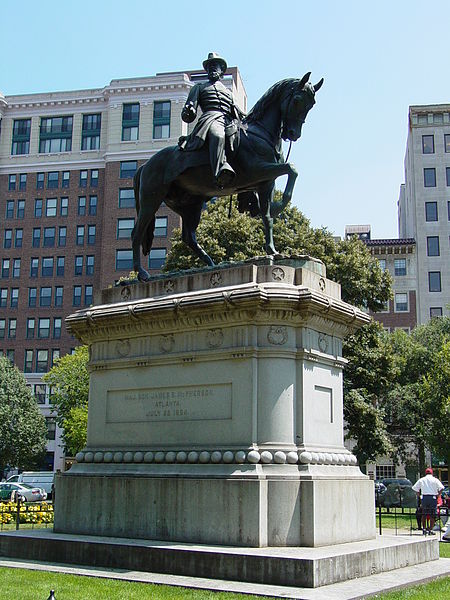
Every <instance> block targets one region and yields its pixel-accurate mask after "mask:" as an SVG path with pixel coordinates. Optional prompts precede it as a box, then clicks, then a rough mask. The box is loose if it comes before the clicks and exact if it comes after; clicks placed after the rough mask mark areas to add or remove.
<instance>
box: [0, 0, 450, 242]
mask: <svg viewBox="0 0 450 600" xmlns="http://www.w3.org/2000/svg"><path fill="white" fill-rule="evenodd" d="M169 9H170V10H171V11H172V12H171V13H169ZM448 11H449V4H448V2H446V1H433V0H431V1H430V2H428V3H425V2H423V1H422V2H419V1H417V0H408V1H405V0H395V1H393V0H390V1H386V0H378V2H376V3H374V2H366V1H364V0H360V1H346V0H340V1H337V0H336V1H332V0H328V1H327V0H316V1H315V2H306V1H303V0H284V1H277V2H275V1H269V0H247V1H245V0H240V1H237V0H227V2H224V3H223V7H222V8H221V7H220V5H219V3H218V2H212V1H211V2H205V1H203V0H197V1H196V2H186V1H183V2H182V1H179V0H173V1H172V2H165V3H164V2H156V1H153V0H146V1H145V0H128V1H127V2H123V1H120V2H118V1H116V0H109V1H105V0H91V1H90V2H87V1H86V0H76V1H75V0H65V1H64V0H63V1H61V0H60V1H59V2H56V1H54V0H40V1H39V2H36V1H33V2H30V1H29V0H21V1H20V2H19V1H17V0H13V1H11V0H3V1H2V3H1V6H0V15H1V21H2V31H1V36H0V56H1V63H0V64H1V66H0V91H2V92H3V94H5V95H10V94H20V93H32V92H40V91H57V90H68V89H84V88H91V87H103V86H104V85H105V84H107V83H108V82H109V81H110V80H111V79H115V78H121V77H133V76H145V75H153V74H155V73H157V72H161V71H175V70H183V69H196V68H198V67H199V66H200V65H201V63H202V61H203V60H204V58H206V55H207V54H208V52H210V51H212V50H215V51H217V52H219V53H220V54H222V55H223V56H224V57H225V58H226V59H227V61H228V64H229V65H237V66H238V67H239V69H240V71H241V75H242V78H243V80H244V84H245V87H246V91H247V95H248V104H249V106H252V105H253V104H254V103H255V102H256V101H257V99H258V98H259V97H260V96H261V95H262V94H263V93H264V92H265V90H266V89H267V88H268V87H270V85H272V84H273V83H274V82H276V81H278V80H280V79H283V78H285V77H301V76H302V75H303V74H304V73H305V72H306V71H312V80H313V81H314V82H316V81H317V80H319V79H320V78H321V77H324V78H325V83H324V86H323V87H322V89H321V90H320V92H319V93H318V94H317V104H316V106H315V107H314V109H313V110H312V111H311V113H310V115H309V117H308V119H307V122H306V124H305V126H304V128H303V135H302V138H301V139H300V140H299V141H298V142H296V144H294V145H293V149H292V152H291V157H290V160H292V162H294V163H295V165H296V167H297V169H298V171H299V173H300V176H299V178H298V180H297V183H296V188H295V192H294V202H295V204H296V205H297V206H298V207H299V208H300V209H301V210H302V211H303V212H304V214H305V215H306V216H307V217H308V218H309V219H310V220H311V223H312V225H313V226H315V227H319V226H325V227H327V228H328V229H329V230H331V231H333V232H334V233H335V234H336V235H343V233H344V227H345V225H346V224H358V223H361V224H363V223H364V224H365V223H369V224H371V225H372V237H377V238H383V237H396V236H397V199H398V190H399V186H400V183H402V181H403V177H404V174H403V159H404V152H405V144H406V136H407V127H408V121H407V115H408V106H409V105H411V104H433V103H449V102H450V77H449V56H450V52H449V46H448V38H449V27H448V14H449V12H448ZM286 149H287V147H286ZM282 185H283V181H282V180H279V183H278V187H282Z"/></svg>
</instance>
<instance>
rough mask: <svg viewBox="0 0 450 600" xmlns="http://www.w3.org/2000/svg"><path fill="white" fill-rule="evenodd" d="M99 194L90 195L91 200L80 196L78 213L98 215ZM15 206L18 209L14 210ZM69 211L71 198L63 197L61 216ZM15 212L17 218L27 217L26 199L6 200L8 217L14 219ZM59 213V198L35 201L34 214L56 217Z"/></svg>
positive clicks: (60, 208) (65, 215) (6, 214)
mask: <svg viewBox="0 0 450 600" xmlns="http://www.w3.org/2000/svg"><path fill="white" fill-rule="evenodd" d="M97 206H98V196H96V195H93V196H89V200H88V199H87V197H86V196H79V197H78V211H77V212H78V215H80V216H84V215H87V214H89V215H91V216H95V215H97ZM14 207H16V210H15V211H14ZM68 212H69V198H67V197H62V198H60V200H59V216H61V217H67V215H68ZM14 213H15V215H16V218H17V219H23V218H24V217H25V200H17V202H16V201H15V200H7V201H6V213H5V217H6V218H7V219H13V218H14ZM57 215H58V198H46V200H45V202H44V200H43V199H42V198H36V199H35V201H34V216H35V217H36V218H40V217H42V216H45V217H56V216H57Z"/></svg>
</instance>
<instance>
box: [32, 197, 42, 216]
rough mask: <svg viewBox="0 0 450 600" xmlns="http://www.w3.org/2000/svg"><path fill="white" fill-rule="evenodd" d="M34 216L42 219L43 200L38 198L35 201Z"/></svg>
mask: <svg viewBox="0 0 450 600" xmlns="http://www.w3.org/2000/svg"><path fill="white" fill-rule="evenodd" d="M34 216H35V217H42V198H36V200H35V201H34Z"/></svg>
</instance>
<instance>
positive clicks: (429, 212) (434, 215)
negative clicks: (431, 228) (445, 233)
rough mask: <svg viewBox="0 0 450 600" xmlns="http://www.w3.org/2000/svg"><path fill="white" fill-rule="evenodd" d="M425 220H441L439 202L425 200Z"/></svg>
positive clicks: (449, 202) (448, 214)
mask: <svg viewBox="0 0 450 600" xmlns="http://www.w3.org/2000/svg"><path fill="white" fill-rule="evenodd" d="M447 219H448V220H449V221H450V201H448V202H447ZM425 221H439V213H438V203H437V202H425Z"/></svg>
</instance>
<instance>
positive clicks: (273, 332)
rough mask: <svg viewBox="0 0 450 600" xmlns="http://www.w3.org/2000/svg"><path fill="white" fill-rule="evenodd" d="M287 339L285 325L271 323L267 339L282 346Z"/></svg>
mask: <svg viewBox="0 0 450 600" xmlns="http://www.w3.org/2000/svg"><path fill="white" fill-rule="evenodd" d="M287 340H288V331H287V327H285V326H284V325H276V326H274V325H271V326H270V328H269V331H268V332H267V341H268V342H269V343H270V344H274V345H275V346H282V345H283V344H285V343H286V342H287Z"/></svg>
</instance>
